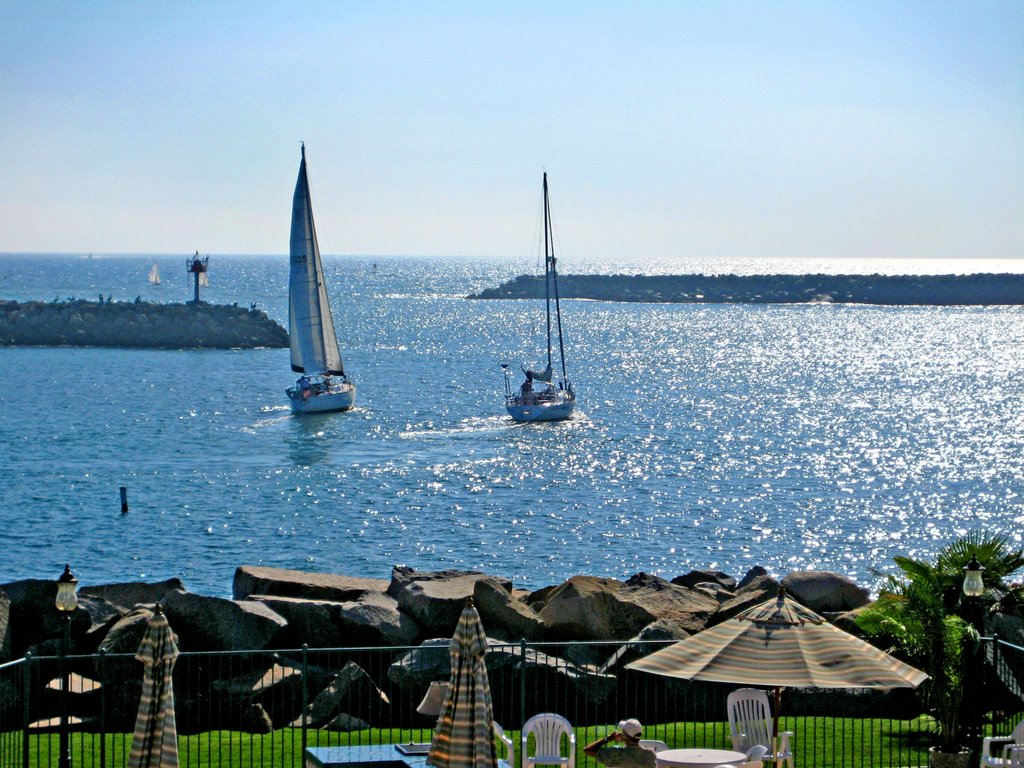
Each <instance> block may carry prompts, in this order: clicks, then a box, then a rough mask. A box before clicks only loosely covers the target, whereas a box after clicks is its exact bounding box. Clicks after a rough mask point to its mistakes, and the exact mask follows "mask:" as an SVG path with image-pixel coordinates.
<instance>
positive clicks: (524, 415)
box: [505, 392, 576, 422]
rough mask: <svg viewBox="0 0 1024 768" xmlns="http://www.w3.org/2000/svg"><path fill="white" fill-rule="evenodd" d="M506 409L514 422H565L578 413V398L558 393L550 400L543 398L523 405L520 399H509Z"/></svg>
mask: <svg viewBox="0 0 1024 768" xmlns="http://www.w3.org/2000/svg"><path fill="white" fill-rule="evenodd" d="M505 409H506V410H507V411H508V415H509V416H511V417H512V420H513V421H519V422H534V421H564V420H566V419H569V418H572V415H573V414H574V413H575V412H576V398H575V397H568V396H566V394H565V393H562V392H560V393H558V394H557V395H555V396H554V397H552V398H550V399H544V398H543V397H542V398H540V399H538V400H536V401H535V402H529V403H523V402H521V400H520V398H518V397H509V398H508V399H507V400H506V402H505Z"/></svg>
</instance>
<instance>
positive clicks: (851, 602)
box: [782, 571, 870, 613]
mask: <svg viewBox="0 0 1024 768" xmlns="http://www.w3.org/2000/svg"><path fill="white" fill-rule="evenodd" d="M782 586H783V587H785V589H786V591H787V592H788V593H789V594H791V595H792V596H793V597H794V598H795V599H796V600H798V601H799V602H800V603H802V604H803V605H806V606H807V607H808V608H810V609H811V610H812V611H815V612H816V613H827V612H839V611H852V610H853V609H854V608H860V607H861V606H863V605H867V604H868V602H869V600H870V597H869V596H868V591H867V590H866V589H864V587H859V586H857V585H856V584H855V583H854V582H853V580H852V579H850V578H849V577H848V576H844V575H842V574H841V573H832V572H831V571H794V572H793V573H791V574H789V575H788V576H786V577H785V578H784V579H783V580H782Z"/></svg>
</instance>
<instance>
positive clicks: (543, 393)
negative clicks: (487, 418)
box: [501, 173, 576, 422]
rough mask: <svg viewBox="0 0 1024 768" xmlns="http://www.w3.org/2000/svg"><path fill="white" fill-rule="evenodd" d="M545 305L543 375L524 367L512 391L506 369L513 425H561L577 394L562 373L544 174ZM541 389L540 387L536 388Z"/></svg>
mask: <svg viewBox="0 0 1024 768" xmlns="http://www.w3.org/2000/svg"><path fill="white" fill-rule="evenodd" d="M544 304H545V310H546V312H545V314H546V320H547V366H546V367H545V368H544V370H542V371H535V370H531V369H529V368H526V367H525V366H524V367H523V373H524V374H525V375H526V380H525V381H524V382H523V383H522V385H521V386H520V387H519V388H518V389H517V390H515V391H513V389H512V371H511V369H510V367H509V364H508V363H502V366H501V367H502V368H504V369H505V408H506V409H507V410H508V413H509V415H510V416H511V417H512V418H513V419H514V420H515V421H521V422H529V421H562V420H563V419H568V418H569V417H571V416H572V415H573V412H574V411H575V410H576V391H575V390H574V389H573V387H572V383H571V382H570V381H569V378H568V376H567V375H566V372H565V342H564V340H563V337H562V308H561V305H560V304H559V301H558V270H557V269H556V266H555V242H554V238H553V236H552V229H551V206H550V205H549V203H548V175H547V173H545V174H544ZM552 304H553V305H554V320H555V328H554V333H555V334H557V337H558V360H559V363H560V364H561V373H562V375H561V379H558V378H556V376H555V373H554V370H553V355H552V346H551V338H552V327H551V325H552V323H551V321H552V313H551V309H552ZM538 384H539V385H540V386H539V387H538V386H537V385H538Z"/></svg>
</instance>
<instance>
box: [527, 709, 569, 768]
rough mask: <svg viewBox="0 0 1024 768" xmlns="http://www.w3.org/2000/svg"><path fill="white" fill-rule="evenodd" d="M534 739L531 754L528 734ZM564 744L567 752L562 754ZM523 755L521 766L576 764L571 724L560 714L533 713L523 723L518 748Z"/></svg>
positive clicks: (566, 767) (565, 765)
mask: <svg viewBox="0 0 1024 768" xmlns="http://www.w3.org/2000/svg"><path fill="white" fill-rule="evenodd" d="M531 734H532V735H533V739H534V751H533V753H532V754H531V753H530V751H529V748H528V746H527V742H528V740H529V738H530V735H531ZM563 744H565V747H566V750H565V751H567V752H568V754H566V755H563V754H562V752H563V749H562V745H563ZM520 754H521V755H522V756H523V768H532V767H533V766H535V765H554V766H563V767H564V768H575V766H576V734H575V733H574V732H573V730H572V725H570V723H569V721H568V720H566V719H565V718H564V717H562V716H561V715H555V714H552V713H550V712H547V713H544V714H542V715H534V716H533V717H531V718H530V719H529V720H527V721H526V723H525V724H524V725H523V741H522V745H521V749H520Z"/></svg>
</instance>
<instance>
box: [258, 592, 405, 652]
mask: <svg viewBox="0 0 1024 768" xmlns="http://www.w3.org/2000/svg"><path fill="white" fill-rule="evenodd" d="M253 600H255V601H257V602H260V603H263V604H265V605H267V606H268V607H270V608H271V609H272V610H273V611H274V612H275V613H278V614H280V615H281V616H283V617H284V618H285V619H287V621H288V627H287V628H286V629H284V630H282V632H281V634H280V635H278V637H277V639H276V640H275V645H276V646H277V647H279V648H298V647H300V646H302V645H304V644H305V645H308V646H309V647H310V648H339V647H352V646H393V645H412V644H413V643H415V642H416V640H417V638H418V637H419V627H418V626H417V625H416V622H415V621H413V620H412V619H411V618H409V617H408V616H406V615H405V614H404V613H402V612H400V611H399V610H398V602H397V601H396V600H395V599H394V598H392V597H388V596H387V595H385V594H383V593H382V592H366V593H364V594H363V595H362V596H361V597H360V598H359V599H358V600H353V601H349V602H334V601H328V600H305V599H300V598H295V597H274V596H270V595H253Z"/></svg>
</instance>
